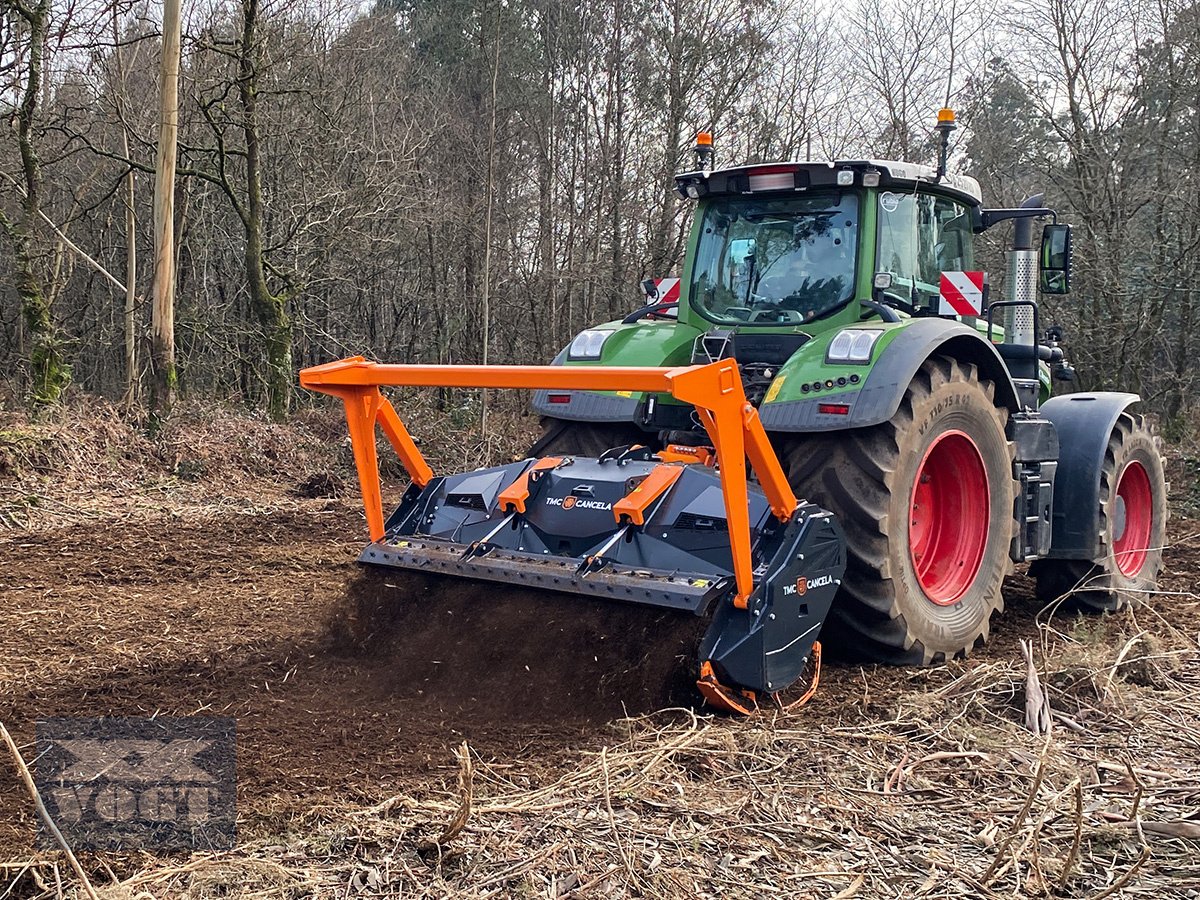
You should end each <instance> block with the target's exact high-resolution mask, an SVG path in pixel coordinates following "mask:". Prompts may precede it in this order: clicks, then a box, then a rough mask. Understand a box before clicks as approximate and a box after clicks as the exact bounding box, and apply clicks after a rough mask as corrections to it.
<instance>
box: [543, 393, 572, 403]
mask: <svg viewBox="0 0 1200 900" xmlns="http://www.w3.org/2000/svg"><path fill="white" fill-rule="evenodd" d="M546 399H547V400H549V401H550V402H551V403H570V402H571V395H570V394H550V395H549V396H547V397H546Z"/></svg>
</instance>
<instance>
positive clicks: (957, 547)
mask: <svg viewBox="0 0 1200 900" xmlns="http://www.w3.org/2000/svg"><path fill="white" fill-rule="evenodd" d="M909 504H910V509H909V517H908V551H909V553H910V554H911V556H912V564H913V570H914V571H915V572H916V575H917V581H918V582H919V583H920V585H921V590H922V591H924V592H925V596H926V597H928V598H929V600H930V601H931V602H932V603H936V604H937V605H938V606H950V605H951V604H953V603H956V602H957V601H958V598H959V597H961V596H962V595H963V594H965V593H966V591H967V588H969V587H970V586H971V585H972V584H973V583H974V581H975V576H977V575H978V574H979V567H980V565H982V563H983V551H984V548H985V547H986V546H987V536H988V529H989V527H990V525H991V497H990V491H989V487H988V477H987V469H986V468H985V467H984V464H983V456H982V454H980V452H979V448H978V447H977V446H976V445H975V442H974V441H973V440H971V438H970V436H968V435H967V434H965V433H964V432H961V431H947V432H946V433H945V434H942V435H939V436H938V438H937V440H935V441H934V442H933V443H932V444H931V445H930V446H929V449H928V450H926V451H925V456H924V458H923V459H922V460H921V465H920V466H919V467H918V468H917V477H916V481H914V482H913V489H912V495H911V499H910V501H909Z"/></svg>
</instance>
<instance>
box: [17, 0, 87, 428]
mask: <svg viewBox="0 0 1200 900" xmlns="http://www.w3.org/2000/svg"><path fill="white" fill-rule="evenodd" d="M0 8H4V9H6V10H12V11H15V12H16V13H17V15H19V16H20V17H21V18H22V19H24V20H25V23H26V25H27V26H28V27H29V62H28V71H27V74H26V79H25V85H24V90H23V92H22V95H21V103H20V106H18V107H17V110H16V127H17V145H18V147H19V148H20V154H21V170H22V175H23V177H24V182H25V183H24V186H23V190H24V197H23V198H22V201H21V217H20V220H19V221H16V222H10V221H9V220H8V219H7V218H5V217H4V216H3V213H0V225H2V227H3V229H4V231H5V232H6V233H7V234H8V236H9V238H10V240H11V241H12V244H13V256H14V263H15V268H16V287H17V294H18V296H20V298H21V320H22V322H23V324H24V326H25V330H26V334H27V336H28V341H29V373H30V379H31V388H32V400H33V404H34V406H47V405H50V404H53V403H56V402H57V401H58V399H59V398H60V397H61V396H62V392H63V391H64V390H65V389H66V387H67V385H68V384H70V383H71V369H70V367H69V366H68V365H67V362H66V358H65V355H64V351H63V343H62V340H61V338H60V336H59V334H58V329H57V328H56V327H55V325H54V319H53V317H52V316H51V311H50V299H49V296H48V295H47V293H46V290H45V286H44V284H43V279H42V277H41V274H40V273H39V272H38V263H37V256H38V246H37V233H38V230H39V218H40V214H41V184H42V167H41V161H40V160H39V159H38V155H37V150H36V148H35V147H34V137H33V125H34V116H35V114H36V112H37V105H38V99H39V97H40V95H41V92H42V64H43V53H44V50H45V44H46V27H47V20H48V17H49V14H50V0H38V2H37V5H36V6H27V5H25V4H24V3H21V2H19V0H0Z"/></svg>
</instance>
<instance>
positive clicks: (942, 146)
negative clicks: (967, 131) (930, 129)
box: [936, 106, 958, 181]
mask: <svg viewBox="0 0 1200 900" xmlns="http://www.w3.org/2000/svg"><path fill="white" fill-rule="evenodd" d="M957 127H958V126H957V125H956V124H955V123H954V110H952V109H950V107H948V106H946V107H943V108H941V109H939V110H938V114H937V130H938V134H939V138H938V164H937V179H936V180H937V181H941V180H942V179H943V178H945V177H946V161H947V160H948V159H949V157H950V132H952V131H953V130H954V129H955V128H957Z"/></svg>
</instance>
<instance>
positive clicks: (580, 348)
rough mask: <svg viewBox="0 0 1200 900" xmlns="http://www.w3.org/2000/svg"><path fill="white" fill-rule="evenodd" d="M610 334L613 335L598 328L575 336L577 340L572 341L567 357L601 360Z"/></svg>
mask: <svg viewBox="0 0 1200 900" xmlns="http://www.w3.org/2000/svg"><path fill="white" fill-rule="evenodd" d="M610 334H612V332H611V331H600V330H598V329H596V328H589V329H587V330H586V331H581V332H579V334H577V335H575V340H573V341H571V346H570V348H568V350H567V357H568V358H570V359H599V358H600V352H601V351H602V350H603V349H604V342H605V341H607V340H608V336H609V335H610Z"/></svg>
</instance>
